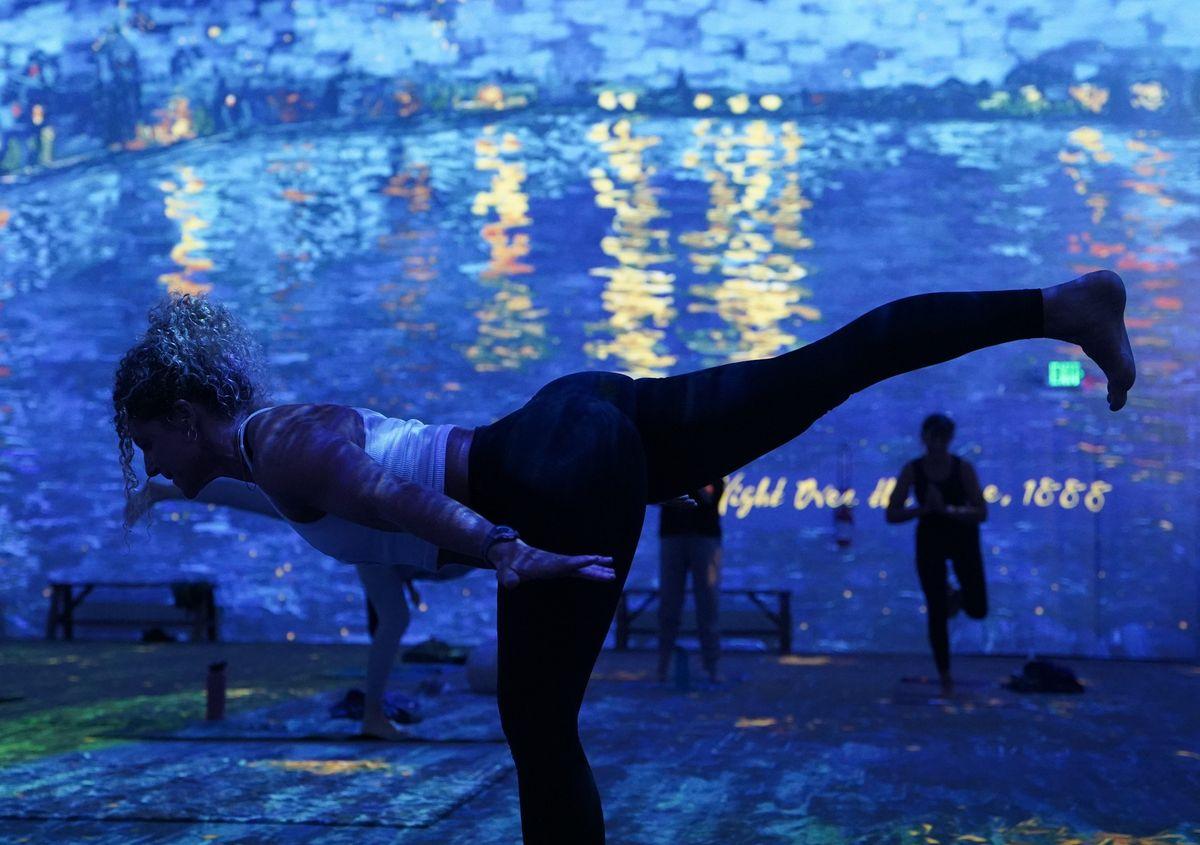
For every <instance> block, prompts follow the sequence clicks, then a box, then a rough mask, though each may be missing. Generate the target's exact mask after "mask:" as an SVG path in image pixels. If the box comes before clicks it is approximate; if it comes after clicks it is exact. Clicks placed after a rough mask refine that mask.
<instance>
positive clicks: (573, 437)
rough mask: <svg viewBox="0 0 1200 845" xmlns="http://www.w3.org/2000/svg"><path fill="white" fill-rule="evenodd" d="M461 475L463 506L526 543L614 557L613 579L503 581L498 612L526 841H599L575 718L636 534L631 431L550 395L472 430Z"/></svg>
mask: <svg viewBox="0 0 1200 845" xmlns="http://www.w3.org/2000/svg"><path fill="white" fill-rule="evenodd" d="M468 475H469V478H470V487H471V491H470V500H471V501H470V506H471V507H472V508H473V509H475V510H477V511H478V512H479V513H481V514H482V515H484V516H485V517H487V518H488V519H489V520H491V521H493V522H497V523H501V524H506V525H511V526H513V527H514V528H516V529H517V530H518V531H519V532H520V533H521V536H522V539H523V540H525V541H526V542H527V543H529V544H530V545H533V546H537V547H539V548H543V549H547V550H550V551H555V552H560V553H563V554H584V553H588V554H604V555H609V556H611V557H612V558H613V565H614V567H615V568H616V571H617V579H616V581H615V582H612V583H606V584H601V583H595V582H591V581H583V580H577V579H571V578H563V579H557V580H550V581H532V582H528V583H524V584H521V585H519V586H518V587H516V588H514V589H512V590H503V589H502V590H500V591H499V595H498V603H499V608H498V621H497V628H498V632H499V705H500V717H501V723H502V725H503V728H504V733H505V736H506V737H507V738H508V742H509V747H510V748H511V750H512V755H513V759H514V761H515V762H516V766H517V779H518V785H519V789H520V797H521V824H522V829H523V832H524V836H525V841H526V842H527V843H562V842H572V843H581V845H591V843H600V842H603V841H604V818H603V813H602V811H601V806H600V797H599V793H598V792H597V790H596V785H595V783H594V781H593V779H592V773H591V769H590V767H589V766H588V762H587V758H586V756H585V755H584V751H583V746H582V745H581V744H580V741H579V731H578V716H579V708H580V705H581V704H582V702H583V696H584V692H585V690H586V688H587V683H588V679H589V677H590V676H591V671H592V666H593V664H594V663H595V661H596V657H597V655H598V654H599V651H600V648H601V646H602V645H603V643H604V638H605V635H606V634H607V632H608V629H609V625H610V623H611V621H612V618H613V614H614V612H615V610H616V605H617V601H618V599H619V598H620V595H621V590H622V589H623V587H624V583H625V579H626V577H627V575H628V573H629V567H630V565H631V563H632V561H633V553H634V550H635V548H636V547H637V542H638V539H639V537H640V534H641V528H642V521H643V518H644V515H645V502H646V491H645V464H644V456H643V453H642V446H641V441H640V438H639V436H638V433H637V430H636V429H635V428H634V427H633V424H632V423H631V422H630V421H629V419H628V418H627V417H625V416H624V414H622V413H621V412H620V411H619V410H618V409H617V408H616V407H615V406H613V405H612V404H611V403H609V402H606V401H600V400H597V399H594V398H592V397H590V396H589V395H587V394H586V393H584V394H583V395H579V394H577V393H571V392H569V391H568V392H567V393H565V394H563V395H547V396H544V397H542V398H540V399H539V398H535V399H533V400H531V401H530V402H529V403H528V404H527V405H525V407H523V408H522V409H520V410H518V411H516V412H514V413H513V414H510V415H508V416H507V417H505V418H504V419H502V420H500V421H498V422H496V423H493V424H492V425H490V426H484V427H482V428H480V429H476V431H475V439H474V443H473V445H472V448H471V456H470V466H469V471H468Z"/></svg>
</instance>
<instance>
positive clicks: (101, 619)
mask: <svg viewBox="0 0 1200 845" xmlns="http://www.w3.org/2000/svg"><path fill="white" fill-rule="evenodd" d="M96 589H102V590H105V591H108V590H116V591H121V592H124V591H130V592H135V593H136V592H141V593H142V594H143V596H145V598H143V599H142V600H140V601H91V602H87V603H86V604H85V603H84V599H86V598H87V597H88V596H90V595H91V594H92V593H93V592H94V591H95V590H96ZM213 589H214V585H213V584H212V582H210V581H83V582H72V581H54V582H51V584H50V612H49V613H48V614H47V617H46V639H48V640H54V639H58V632H59V629H61V630H62V633H63V639H65V640H73V639H74V638H75V628H76V626H88V627H91V626H96V627H108V628H137V629H147V628H185V629H187V630H188V631H189V633H190V637H189V638H190V640H191V641H192V642H200V641H201V640H207V641H208V642H210V643H211V642H216V640H217V603H216V599H215V598H214V596H213ZM153 590H157V591H159V593H160V597H162V598H168V597H169V598H170V599H171V603H170V604H166V603H164V602H162V601H155V600H154V599H155V597H154V596H153V595H147V594H146V593H147V591H153ZM163 593H165V594H166V595H162V594H163Z"/></svg>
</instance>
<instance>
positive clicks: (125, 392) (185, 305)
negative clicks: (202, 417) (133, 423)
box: [113, 293, 266, 502]
mask: <svg viewBox="0 0 1200 845" xmlns="http://www.w3.org/2000/svg"><path fill="white" fill-rule="evenodd" d="M148 317H149V320H150V326H149V328H147V329H146V333H145V334H144V335H142V336H141V337H140V338H139V339H138V341H137V343H136V344H134V346H133V348H131V349H130V350H129V351H128V352H126V353H125V355H124V356H123V357H122V358H121V362H120V363H119V364H118V365H117V372H116V374H115V375H114V376H113V409H114V411H115V413H114V414H113V424H114V425H115V426H116V429H117V441H118V445H119V448H120V453H121V471H122V474H123V475H124V476H125V499H126V502H128V501H129V500H130V499H131V498H132V496H133V494H134V491H136V490H137V486H138V481H137V476H136V475H135V474H134V471H133V438H132V437H131V436H130V434H129V421H130V420H135V419H136V420H153V419H156V418H158V417H160V416H163V415H165V414H167V413H168V412H169V411H170V410H171V407H172V406H173V405H174V404H175V402H176V401H177V400H179V399H187V400H189V401H193V402H199V403H202V404H203V405H204V406H205V407H207V408H208V409H209V410H210V411H212V412H214V413H218V414H221V415H223V416H225V417H228V418H229V419H234V418H235V417H237V415H238V414H240V413H242V412H246V411H250V410H253V409H254V408H256V407H258V406H260V405H262V404H265V402H266V388H265V381H266V370H265V367H264V364H263V353H262V349H261V347H259V345H258V344H257V343H256V342H255V341H254V339H253V338H252V337H251V336H250V333H249V332H248V331H247V330H246V328H245V326H243V325H242V323H241V321H239V320H238V319H237V318H236V317H234V315H233V313H232V312H231V311H230V310H229V309H228V308H227V307H226V306H224V305H222V304H220V303H218V302H213V301H212V300H210V299H208V297H207V296H203V295H201V296H195V295H192V294H175V293H172V294H169V295H168V296H167V297H166V298H164V299H163V300H162V301H160V302H159V303H158V304H157V305H155V306H154V307H152V308H151V309H150V311H149V314H148Z"/></svg>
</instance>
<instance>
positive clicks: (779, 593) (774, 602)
mask: <svg viewBox="0 0 1200 845" xmlns="http://www.w3.org/2000/svg"><path fill="white" fill-rule="evenodd" d="M688 592H689V593H691V590H689V591H688ZM719 596H720V599H719V602H718V611H717V627H718V628H719V629H720V631H721V635H722V636H731V637H756V636H757V637H771V638H774V639H778V641H779V653H780V654H791V653H792V591H791V590H728V589H722V590H720V591H719ZM727 597H737V598H738V599H739V601H737V602H733V603H731V602H728V601H726V598H727ZM747 603H748V604H749V607H746V606H745V605H746V604H747ZM657 604H658V590H653V589H636V588H635V589H627V590H626V591H625V592H624V593H622V594H621V601H620V603H619V604H618V605H617V618H616V647H617V650H618V651H625V650H627V649H628V648H629V637H630V636H631V635H633V634H649V635H653V636H656V637H657V636H658V614H655V613H651V614H647V613H645V611H646V610H647V609H649V608H650V607H651V606H652V605H654V606H657ZM739 605H741V606H740V607H739ZM697 632H698V631H697V628H696V612H695V609H694V606H693V604H692V603H690V602H687V601H685V602H684V607H683V614H682V618H681V621H680V626H679V633H681V634H695V633H697Z"/></svg>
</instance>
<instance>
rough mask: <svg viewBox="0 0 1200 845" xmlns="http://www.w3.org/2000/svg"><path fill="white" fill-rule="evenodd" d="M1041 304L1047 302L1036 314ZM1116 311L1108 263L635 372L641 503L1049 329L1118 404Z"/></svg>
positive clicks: (1118, 288)
mask: <svg viewBox="0 0 1200 845" xmlns="http://www.w3.org/2000/svg"><path fill="white" fill-rule="evenodd" d="M1044 293H1045V297H1044V296H1043V294H1044ZM1044 301H1045V302H1048V303H1050V304H1051V305H1050V307H1047V309H1046V311H1045V312H1044V313H1043V302H1044ZM1124 307H1125V289H1124V286H1123V284H1122V283H1121V281H1120V278H1119V277H1117V276H1116V274H1114V273H1107V272H1104V271H1100V272H1097V273H1090V274H1088V275H1087V276H1083V277H1080V278H1079V279H1076V280H1074V281H1072V282H1070V283H1068V284H1065V285H1059V286H1056V287H1054V288H1047V289H1046V291H1045V292H1043V291H1042V290H1038V289H1029V290H1015V291H989V292H983V293H931V294H923V295H920V296H910V297H907V298H904V299H899V300H896V301H894V302H890V303H888V304H886V305H883V306H880V307H879V308H875V309H874V310H872V311H869V312H867V313H866V314H864V315H863V316H861V317H859V318H858V319H856V320H854V321H852V322H850V323H849V324H847V325H845V326H843V327H842V328H840V329H838V330H837V331H835V332H833V333H832V334H830V335H828V336H826V337H824V338H821V339H820V340H818V341H815V342H814V343H811V344H809V345H807V346H803V347H801V348H799V349H795V350H793V351H791V352H787V353H784V354H782V355H778V356H775V357H774V358H764V359H761V360H756V361H740V362H737V363H733V364H724V365H722V366H718V367H710V368H708V369H704V370H698V371H696V372H691V373H683V374H681V375H676V376H669V377H666V378H640V379H637V380H636V382H635V391H634V392H635V400H634V406H635V412H634V420H635V422H636V424H637V427H638V430H639V431H640V432H641V435H642V442H643V444H644V446H645V450H646V463H647V473H648V477H647V484H648V496H649V500H650V501H652V502H657V501H663V500H666V499H670V498H672V497H675V496H679V495H682V494H683V493H685V492H686V491H687V490H689V489H694V488H696V487H698V486H700V485H701V484H704V483H706V482H707V481H708V480H709V479H712V478H716V477H718V476H725V475H728V474H729V473H730V472H733V471H734V470H736V469H737V468H739V467H741V466H744V465H745V464H747V463H749V462H750V461H752V460H754V459H755V458H758V457H761V456H762V455H765V454H767V453H768V452H770V451H772V450H774V449H776V448H778V447H780V446H782V445H783V444H785V443H787V442H788V441H789V440H791V439H792V438H794V437H796V436H797V435H799V434H800V433H801V432H803V431H804V430H806V429H807V428H808V427H809V426H810V425H812V423H813V422H814V421H815V420H817V419H818V418H819V417H821V416H822V415H823V414H825V413H827V412H828V411H830V410H832V409H833V408H835V407H837V406H838V405H839V404H841V403H842V402H844V401H845V400H846V399H847V398H849V397H850V396H851V395H852V394H854V393H856V392H857V391H860V390H863V389H864V388H866V387H869V386H870V385H872V384H876V383H877V382H880V381H883V380H884V379H887V378H890V377H892V376H896V375H899V374H901V373H906V372H910V371H912V370H917V369H920V368H922V367H928V366H930V365H933V364H938V363H941V362H943V361H948V360H950V359H952V358H957V357H958V356H960V355H964V354H966V353H967V352H971V351H973V350H976V349H983V348H985V347H988V346H993V345H996V344H999V343H1005V342H1008V341H1014V340H1020V339H1024V338H1035V337H1042V336H1045V334H1046V332H1047V331H1052V332H1053V334H1052V335H1051V336H1053V337H1056V338H1059V339H1063V340H1069V341H1071V342H1078V343H1080V344H1081V345H1082V346H1083V348H1084V351H1085V352H1087V354H1089V355H1091V356H1092V357H1093V358H1094V359H1096V360H1097V362H1098V363H1100V364H1101V366H1102V367H1103V368H1104V370H1105V372H1106V373H1107V374H1108V375H1109V392H1110V396H1111V397H1112V398H1111V399H1110V404H1111V406H1112V407H1120V405H1122V404H1124V401H1125V392H1126V391H1127V390H1128V389H1129V387H1130V386H1131V385H1132V383H1133V378H1134V369H1133V358H1132V353H1131V352H1130V350H1129V343H1128V338H1127V336H1126V333H1125V327H1124V322H1123V314H1124ZM1074 312H1078V313H1079V314H1080V315H1082V316H1079V317H1078V318H1074V317H1072V316H1071V315H1072V314H1073V313H1074ZM1072 319H1074V320H1075V322H1076V323H1078V325H1076V324H1075V323H1072V322H1071V320H1072ZM1089 332H1090V333H1089Z"/></svg>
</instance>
